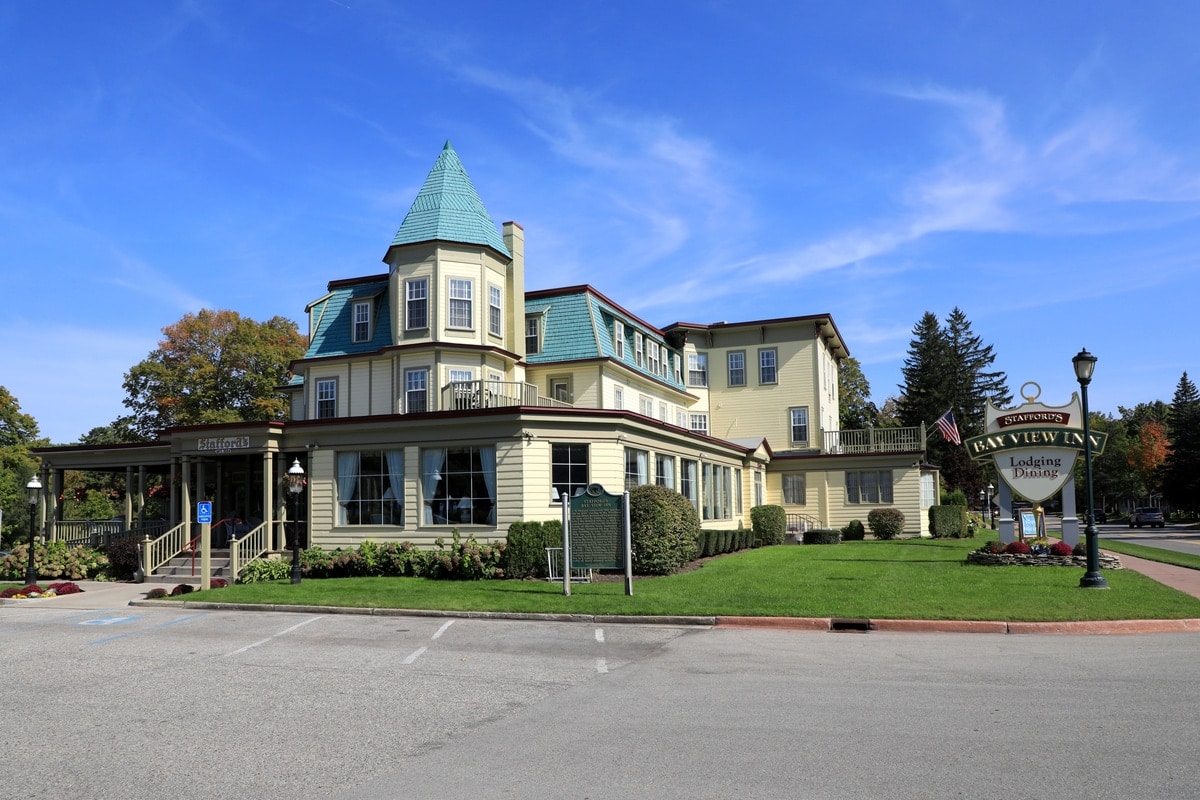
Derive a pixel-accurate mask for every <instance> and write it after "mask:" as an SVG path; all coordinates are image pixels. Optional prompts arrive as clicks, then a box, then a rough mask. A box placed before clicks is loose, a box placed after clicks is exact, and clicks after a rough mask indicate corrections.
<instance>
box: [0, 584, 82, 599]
mask: <svg viewBox="0 0 1200 800" xmlns="http://www.w3.org/2000/svg"><path fill="white" fill-rule="evenodd" d="M82 591H83V589H80V588H79V587H78V586H76V585H75V584H73V583H70V582H69V581H65V582H62V583H52V584H50V585H49V586H47V587H46V588H45V589H43V588H42V587H40V586H38V585H37V584H36V583H31V584H29V585H28V586H22V587H20V588H17V587H15V586H11V587H9V588H7V589H5V590H4V591H2V592H0V598H3V599H5V600H35V599H37V598H39V597H57V596H58V595H60V594H76V593H77V592H82Z"/></svg>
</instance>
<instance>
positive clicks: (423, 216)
mask: <svg viewBox="0 0 1200 800" xmlns="http://www.w3.org/2000/svg"><path fill="white" fill-rule="evenodd" d="M437 240H440V241H447V242H461V243H463V244H478V245H483V246H485V247H491V248H492V249H494V250H496V251H498V252H500V253H503V254H504V255H506V256H508V257H510V258H511V257H512V254H511V253H509V252H508V248H507V247H505V246H504V239H503V238H502V237H501V236H500V233H499V231H497V230H496V223H495V222H492V218H491V216H489V215H488V212H487V209H486V208H484V207H483V201H482V200H480V199H479V193H478V192H476V191H475V185H474V184H472V183H471V179H470V178H469V177H468V176H467V171H466V169H464V168H463V165H462V162H461V161H459V159H458V153H456V152H454V148H453V147H451V146H450V142H449V140H447V141H446V145H445V147H443V148H442V152H441V154H439V155H438V158H437V161H435V162H434V164H433V169H431V170H429V175H428V176H427V177H426V178H425V185H424V186H422V187H421V191H420V192H418V193H417V199H416V200H414V201H413V204H412V207H411V208H410V209H409V210H408V215H407V216H406V217H405V218H404V222H402V223H400V230H398V231H396V238H394V239H393V240H392V245H393V246H395V245H401V244H414V243H416V242H430V241H437Z"/></svg>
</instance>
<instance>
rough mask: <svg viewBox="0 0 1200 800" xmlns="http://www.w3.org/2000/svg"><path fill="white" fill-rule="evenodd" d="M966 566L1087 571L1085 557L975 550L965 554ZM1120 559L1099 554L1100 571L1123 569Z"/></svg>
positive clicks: (1047, 553) (1106, 554)
mask: <svg viewBox="0 0 1200 800" xmlns="http://www.w3.org/2000/svg"><path fill="white" fill-rule="evenodd" d="M967 563H968V564H979V565H981V566H984V567H1082V568H1083V569H1087V556H1077V555H1069V556H1056V555H1052V554H1051V553H1049V552H1043V553H989V552H987V551H984V550H976V551H975V552H973V553H968V554H967ZM1124 568H1125V567H1124V565H1123V564H1122V563H1121V559H1120V558H1118V557H1117V556H1114V555H1109V554H1108V553H1101V554H1100V569H1124Z"/></svg>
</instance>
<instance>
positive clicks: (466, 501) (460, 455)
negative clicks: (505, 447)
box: [421, 445, 496, 525]
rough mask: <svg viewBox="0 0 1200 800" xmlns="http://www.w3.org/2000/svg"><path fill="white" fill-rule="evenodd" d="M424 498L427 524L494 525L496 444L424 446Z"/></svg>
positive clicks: (422, 458)
mask: <svg viewBox="0 0 1200 800" xmlns="http://www.w3.org/2000/svg"><path fill="white" fill-rule="evenodd" d="M421 502H422V505H423V513H422V517H421V518H422V519H423V520H424V521H425V524H427V525H458V524H468V525H495V524H496V448H495V447H494V446H492V445H486V446H483V447H442V448H436V447H431V448H426V449H424V450H422V451H421Z"/></svg>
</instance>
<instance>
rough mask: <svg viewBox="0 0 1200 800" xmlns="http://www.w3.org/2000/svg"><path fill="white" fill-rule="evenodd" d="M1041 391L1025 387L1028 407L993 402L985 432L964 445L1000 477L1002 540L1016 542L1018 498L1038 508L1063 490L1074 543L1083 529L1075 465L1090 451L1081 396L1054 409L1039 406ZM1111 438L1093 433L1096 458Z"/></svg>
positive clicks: (1067, 535)
mask: <svg viewBox="0 0 1200 800" xmlns="http://www.w3.org/2000/svg"><path fill="white" fill-rule="evenodd" d="M1027 390H1030V391H1027ZM1041 393H1042V389H1041V387H1040V386H1038V385H1037V384H1036V383H1033V382H1032V381H1030V382H1029V383H1026V384H1025V385H1024V386H1022V387H1021V396H1022V397H1023V398H1024V400H1025V404H1024V405H1022V406H1019V407H1017V408H1015V409H1011V408H1010V409H1001V408H996V407H995V406H993V405H992V404H991V403H989V404H988V406H987V409H986V411H985V419H986V423H987V427H986V429H985V432H984V433H983V434H982V435H980V436H972V437H970V438H969V439H966V440H965V441H964V442H963V445H964V446H965V447H966V448H967V453H968V454H969V455H970V456H971V458H973V459H975V460H976V461H987V460H988V459H991V460H992V462H993V463H994V464H995V466H996V472H997V473H998V474H999V476H1000V492H999V496H998V497H997V502H998V503H999V505H1000V539H1001V541H1004V542H1011V541H1013V540H1014V539H1015V538H1016V528H1015V524H1014V522H1013V519H1012V501H1013V499H1014V497H1020V498H1023V499H1025V500H1028V501H1029V502H1031V503H1033V504H1034V505H1037V504H1039V503H1041V502H1043V501H1045V500H1049V499H1050V498H1051V497H1053V496H1054V495H1056V494H1058V493H1059V492H1060V491H1061V492H1062V501H1063V509H1062V512H1063V519H1062V528H1063V541H1065V542H1066V543H1067V544H1070V545H1074V544H1075V543H1076V542H1077V541H1079V529H1080V524H1079V518H1078V517H1077V516H1076V511H1075V481H1074V476H1075V461H1076V459H1078V458H1080V457H1081V456H1082V455H1083V452H1084V438H1083V414H1082V410H1081V407H1080V403H1079V395H1078V394H1075V393H1072V394H1071V402H1069V403H1067V404H1066V405H1065V406H1048V405H1045V404H1044V403H1039V402H1037V400H1038V397H1040V396H1041ZM1106 439H1107V434H1105V433H1103V432H1098V431H1095V430H1093V431H1091V447H1092V455H1093V456H1095V455H1098V454H1100V453H1102V452H1104V442H1105V440H1106Z"/></svg>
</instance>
